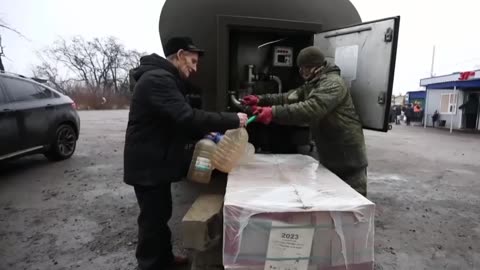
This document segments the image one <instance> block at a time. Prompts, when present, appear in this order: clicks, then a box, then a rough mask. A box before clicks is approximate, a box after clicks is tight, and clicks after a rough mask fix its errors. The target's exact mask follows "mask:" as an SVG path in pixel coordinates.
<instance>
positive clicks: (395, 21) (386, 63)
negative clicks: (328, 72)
mask: <svg viewBox="0 0 480 270" xmlns="http://www.w3.org/2000/svg"><path fill="white" fill-rule="evenodd" d="M399 23H400V17H393V18H387V19H382V20H378V21H373V22H367V23H362V24H358V25H354V26H349V27H345V28H341V29H336V30H330V31H327V32H322V33H318V34H316V35H315V36H314V45H315V46H317V47H318V48H320V49H321V50H322V52H323V53H324V54H325V58H326V59H327V60H329V61H330V62H331V63H335V64H336V65H337V66H339V67H340V69H341V75H342V77H343V78H344V80H345V81H346V83H347V86H348V87H349V89H350V92H351V95H352V98H353V102H354V104H355V108H356V110H357V113H358V114H359V116H360V119H361V121H362V123H363V127H364V128H366V129H372V130H377V131H384V132H386V131H387V130H388V114H389V112H390V103H391V98H392V88H393V76H394V72H395V59H396V52H397V42H398V30H399Z"/></svg>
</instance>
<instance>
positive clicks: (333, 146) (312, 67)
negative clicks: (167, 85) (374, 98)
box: [242, 46, 368, 196]
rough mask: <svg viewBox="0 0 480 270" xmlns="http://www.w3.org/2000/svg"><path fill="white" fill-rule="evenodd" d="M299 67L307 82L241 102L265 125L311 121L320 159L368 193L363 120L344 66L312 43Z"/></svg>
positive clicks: (298, 58)
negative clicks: (342, 71) (330, 60)
mask: <svg viewBox="0 0 480 270" xmlns="http://www.w3.org/2000/svg"><path fill="white" fill-rule="evenodd" d="M297 65H298V66H299V68H300V74H301V76H302V78H303V79H304V80H305V84H303V85H302V86H300V87H299V88H297V89H293V90H290V91H288V92H286V93H282V94H266V95H260V96H255V95H249V96H246V97H244V98H243V101H242V102H243V103H244V104H245V105H249V106H252V108H253V109H254V114H257V121H259V122H261V123H263V124H266V125H268V124H270V123H271V122H275V123H279V124H285V125H304V124H307V125H309V126H310V131H311V133H312V137H313V138H314V141H315V144H316V146H317V151H318V158H319V161H320V163H321V164H322V165H323V166H325V167H326V168H327V169H329V170H330V171H332V172H333V173H335V174H336V175H338V176H339V177H340V178H341V179H343V181H345V182H346V183H347V184H349V185H350V186H351V187H352V188H354V189H355V190H357V191H358V192H359V193H361V194H363V195H364V196H366V195H367V166H368V161H367V154H366V147H365V139H364V135H363V129H362V123H361V122H360V118H359V116H358V115H357V112H356V110H355V106H354V105H353V101H352V97H351V95H350V92H349V90H348V89H347V86H346V84H345V82H344V81H343V79H342V77H340V69H339V68H338V67H337V66H335V65H331V64H329V63H328V62H326V61H325V57H324V55H323V53H322V52H321V51H320V49H318V48H316V47H313V46H312V47H307V48H304V49H303V50H301V51H300V53H299V55H298V57H297Z"/></svg>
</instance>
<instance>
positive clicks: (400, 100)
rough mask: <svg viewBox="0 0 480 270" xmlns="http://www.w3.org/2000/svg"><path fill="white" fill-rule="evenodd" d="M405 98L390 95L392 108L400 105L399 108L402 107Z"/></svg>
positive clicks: (404, 96)
mask: <svg viewBox="0 0 480 270" xmlns="http://www.w3.org/2000/svg"><path fill="white" fill-rule="evenodd" d="M405 98H406V95H402V94H400V95H398V96H396V95H392V104H391V105H392V106H393V105H400V106H404V105H405Z"/></svg>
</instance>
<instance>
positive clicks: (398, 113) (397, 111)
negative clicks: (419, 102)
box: [395, 106, 402, 125]
mask: <svg viewBox="0 0 480 270" xmlns="http://www.w3.org/2000/svg"><path fill="white" fill-rule="evenodd" d="M395 115H396V118H395V124H396V125H400V118H402V107H400V106H397V107H396V108H395Z"/></svg>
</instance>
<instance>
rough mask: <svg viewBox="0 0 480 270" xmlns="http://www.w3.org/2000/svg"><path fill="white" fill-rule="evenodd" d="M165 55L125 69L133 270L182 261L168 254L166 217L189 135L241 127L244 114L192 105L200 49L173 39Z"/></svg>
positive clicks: (187, 41) (185, 165)
mask: <svg viewBox="0 0 480 270" xmlns="http://www.w3.org/2000/svg"><path fill="white" fill-rule="evenodd" d="M164 52H165V55H166V56H167V58H163V57H160V56H158V55H157V54H151V55H148V56H144V57H142V58H141V60H140V66H139V67H137V68H135V69H134V70H132V71H131V72H130V75H131V78H132V81H131V83H132V84H134V85H132V86H131V89H132V90H133V97H132V101H131V105H130V113H129V116H128V126H127V131H126V138H125V149H124V182H125V183H126V184H128V185H132V186H133V188H134V191H135V195H136V197H137V201H138V205H139V207H140V214H139V216H138V244H137V248H136V253H135V255H136V258H137V261H138V269H140V270H158V269H167V268H169V267H171V266H175V265H181V264H186V263H187V259H186V257H182V256H179V255H177V256H175V255H174V254H173V252H172V244H171V232H170V228H169V227H168V224H167V223H168V221H169V219H170V217H171V215H172V194H171V184H172V182H176V181H179V180H181V179H182V178H183V177H184V176H185V175H186V174H187V171H188V165H189V163H190V160H191V158H192V157H191V153H187V152H186V151H185V149H186V148H187V145H188V143H189V142H190V141H191V140H192V139H197V140H198V139H200V138H202V137H203V136H204V135H206V134H208V133H209V132H225V131H226V130H228V129H234V128H238V127H243V126H245V123H246V121H247V115H246V114H244V113H217V112H207V111H203V110H199V109H193V108H192V107H191V106H190V105H189V103H188V101H187V98H186V92H187V84H186V81H185V80H186V79H188V78H189V77H190V75H191V74H192V73H194V72H196V71H197V63H198V61H199V57H200V56H202V55H203V50H201V49H199V48H197V47H196V46H195V45H194V44H193V41H192V40H191V38H188V37H176V38H172V39H170V40H169V41H168V43H167V44H166V46H165V48H164Z"/></svg>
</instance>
